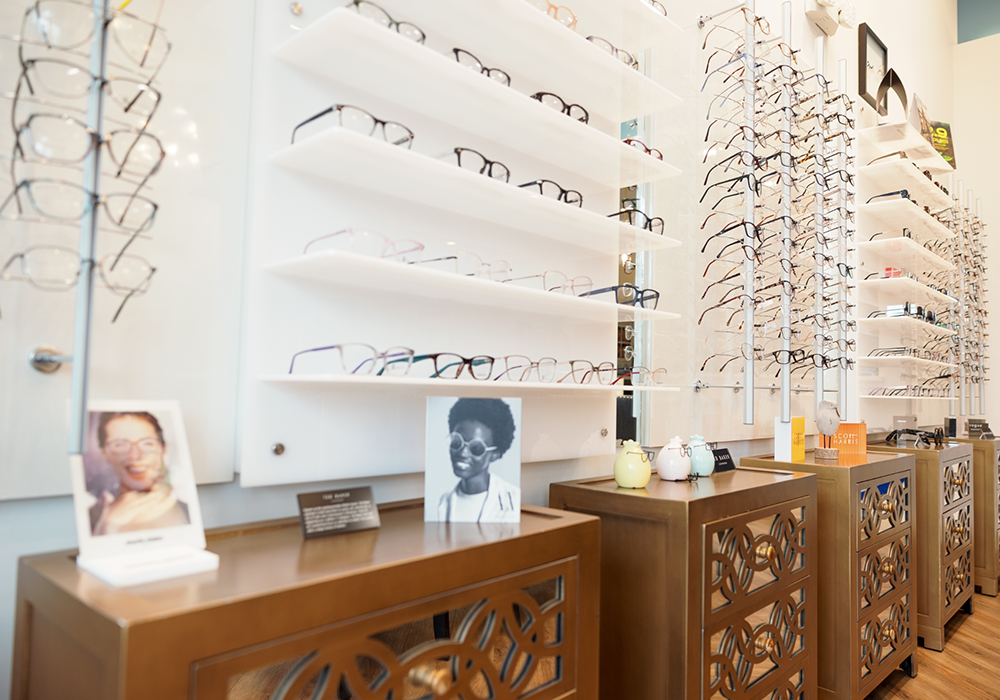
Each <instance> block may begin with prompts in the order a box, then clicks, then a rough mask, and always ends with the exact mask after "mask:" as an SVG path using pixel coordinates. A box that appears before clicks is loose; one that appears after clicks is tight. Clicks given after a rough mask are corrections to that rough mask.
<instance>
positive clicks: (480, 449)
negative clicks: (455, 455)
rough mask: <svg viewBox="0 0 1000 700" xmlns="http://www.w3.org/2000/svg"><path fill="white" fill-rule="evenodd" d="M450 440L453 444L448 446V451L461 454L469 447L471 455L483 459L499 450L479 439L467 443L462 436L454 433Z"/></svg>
mask: <svg viewBox="0 0 1000 700" xmlns="http://www.w3.org/2000/svg"><path fill="white" fill-rule="evenodd" d="M449 439H450V441H451V443H450V444H449V445H448V449H450V450H451V451H452V452H461V451H462V450H464V449H465V448H466V447H468V448H469V454H471V455H472V456H473V457H482V456H483V455H484V454H486V453H487V452H492V451H493V450H495V449H497V448H496V447H494V446H492V445H487V444H486V442H485V441H484V440H483V439H482V438H479V437H475V438H472V439H471V440H469V441H466V439H465V438H464V437H462V436H461V435H459V434H458V433H452V434H451V436H450V438H449Z"/></svg>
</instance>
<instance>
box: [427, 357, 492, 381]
mask: <svg viewBox="0 0 1000 700" xmlns="http://www.w3.org/2000/svg"><path fill="white" fill-rule="evenodd" d="M422 360H432V361H433V362H434V374H433V375H431V376H432V377H434V378H440V379H458V378H459V377H461V376H462V372H463V371H464V370H466V368H468V373H469V375H470V376H471V377H472V378H473V379H478V380H480V381H485V380H487V379H489V378H490V375H492V374H493V363H494V362H495V361H496V358H493V357H490V356H489V355H475V356H473V357H462V356H461V355H455V354H454V353H448V352H438V353H433V354H430V355H417V356H416V357H414V358H413V361H414V362H419V361H422Z"/></svg>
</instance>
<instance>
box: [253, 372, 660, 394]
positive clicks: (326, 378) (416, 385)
mask: <svg viewBox="0 0 1000 700" xmlns="http://www.w3.org/2000/svg"><path fill="white" fill-rule="evenodd" d="M415 368H416V366H414V368H413V369H411V370H410V371H411V372H412V371H414V370H415ZM431 371H432V372H433V368H431ZM260 380H261V381H263V382H267V383H270V384H285V385H288V386H302V387H308V388H310V389H323V388H327V389H330V390H344V389H350V388H354V389H357V390H360V391H364V392H365V393H370V392H376V391H377V392H382V393H387V394H407V393H409V394H416V395H420V396H561V395H562V396H565V395H573V394H617V393H619V392H621V391H638V392H654V393H676V392H679V391H680V389H678V388H677V387H658V386H645V387H644V386H620V385H618V384H616V385H614V386H609V385H605V384H572V383H568V382H562V383H544V382H508V381H504V380H503V379H501V380H499V381H496V380H492V379H491V380H486V381H477V380H475V379H433V378H428V377H378V376H372V375H365V376H358V375H354V374H274V375H264V376H262V377H260Z"/></svg>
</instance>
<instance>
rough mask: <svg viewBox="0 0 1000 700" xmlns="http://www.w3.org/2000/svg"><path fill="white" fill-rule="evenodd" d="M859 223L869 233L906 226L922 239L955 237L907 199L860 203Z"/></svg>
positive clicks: (894, 229)
mask: <svg viewBox="0 0 1000 700" xmlns="http://www.w3.org/2000/svg"><path fill="white" fill-rule="evenodd" d="M890 191H892V190H890ZM858 223H859V225H860V226H861V228H863V229H864V233H866V234H868V235H872V234H874V233H878V232H879V231H898V230H900V229H904V228H908V229H910V231H911V232H912V233H913V234H914V235H915V236H917V237H918V238H920V239H921V240H928V239H948V238H954V237H955V234H954V233H952V231H951V229H949V228H948V227H947V226H945V225H944V224H942V223H941V222H940V221H938V220H937V219H935V218H934V217H933V216H931V215H930V214H928V213H927V212H925V211H924V210H923V209H922V208H920V207H918V206H917V205H915V204H914V203H913V202H911V201H910V200H908V199H890V200H886V201H875V202H871V203H869V204H859V205H858Z"/></svg>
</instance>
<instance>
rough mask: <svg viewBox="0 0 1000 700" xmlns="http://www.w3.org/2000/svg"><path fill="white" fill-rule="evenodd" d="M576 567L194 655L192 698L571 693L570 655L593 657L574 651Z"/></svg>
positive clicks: (504, 699)
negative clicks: (198, 657) (216, 653)
mask: <svg viewBox="0 0 1000 700" xmlns="http://www.w3.org/2000/svg"><path fill="white" fill-rule="evenodd" d="M576 567H577V562H576V560H575V559H569V560H564V561H561V562H557V563H554V564H551V565H548V566H543V567H539V568H537V569H533V570H530V571H527V572H524V573H520V574H515V575H512V576H508V577H504V578H500V579H496V580H493V581H487V582H484V583H483V584H481V585H477V586H474V587H471V588H468V589H460V590H458V591H451V592H446V593H442V594H441V595H440V596H438V597H436V598H433V599H431V600H425V601H421V602H419V603H415V604H413V605H410V606H404V607H402V608H395V609H390V610H387V611H385V612H384V613H377V614H375V615H371V616H364V617H359V618H355V619H351V620H344V621H341V622H334V623H331V624H329V625H324V626H323V627H319V628H316V629H313V630H308V631H306V632H303V633H302V634H297V635H292V636H290V637H287V638H282V639H275V640H271V641H269V642H266V643H263V644H258V645H255V646H251V647H248V648H245V649H239V650H236V651H233V652H231V653H229V654H225V655H222V656H219V657H215V658H211V659H204V660H202V661H199V662H197V663H196V664H195V665H194V666H195V668H194V674H193V678H194V684H195V694H194V695H193V696H192V697H193V698H197V699H198V700H208V699H211V700H220V699H223V698H224V699H225V700H277V699H279V698H280V699H283V700H292V699H293V698H300V697H311V698H320V697H322V698H328V699H329V700H335V699H337V698H352V699H353V700H376V698H377V699H378V700H386V699H387V698H399V699H400V700H403V699H404V698H420V697H437V696H443V697H449V698H458V697H464V698H494V699H496V700H514V699H515V698H517V699H520V698H526V697H528V696H530V697H531V698H532V700H535V699H536V698H540V699H546V698H557V697H558V698H563V697H566V698H571V697H576V694H575V692H574V691H575V689H576V668H577V662H578V661H579V662H581V663H586V664H596V663H597V659H596V658H590V659H577V650H578V647H577V620H576V616H575V615H576V610H577V609H578V601H577V585H576V581H577V579H576ZM400 585H405V582H400ZM442 623H444V624H443V625H442ZM443 627H450V630H449V631H448V632H446V631H445V630H444V629H443ZM595 656H596V655H595ZM594 692H596V691H594ZM324 693H325V694H324Z"/></svg>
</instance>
